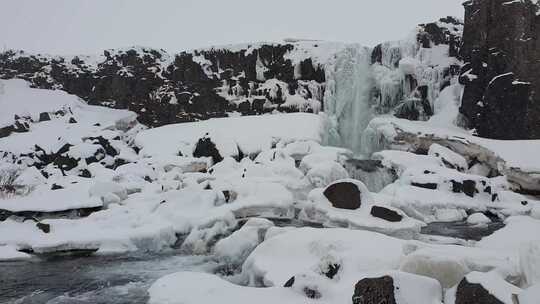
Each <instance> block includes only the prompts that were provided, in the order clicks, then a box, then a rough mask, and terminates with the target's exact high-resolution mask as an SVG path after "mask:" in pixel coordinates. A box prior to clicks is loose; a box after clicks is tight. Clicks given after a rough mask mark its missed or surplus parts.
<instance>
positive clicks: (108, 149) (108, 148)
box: [88, 136, 118, 157]
mask: <svg viewBox="0 0 540 304" xmlns="http://www.w3.org/2000/svg"><path fill="white" fill-rule="evenodd" d="M88 140H90V141H92V142H93V143H97V144H99V145H100V146H101V147H103V149H104V150H105V153H106V154H107V155H109V156H112V157H115V156H116V155H118V151H117V150H116V149H115V148H114V147H113V146H112V145H111V143H110V142H109V140H108V139H106V138H104V137H103V136H97V137H89V138H88Z"/></svg>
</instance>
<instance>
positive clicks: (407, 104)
mask: <svg viewBox="0 0 540 304" xmlns="http://www.w3.org/2000/svg"><path fill="white" fill-rule="evenodd" d="M394 111H395V113H394V116H396V117H398V118H403V119H408V120H428V119H429V117H430V116H432V115H433V110H432V109H431V104H430V103H429V100H428V99H420V98H411V99H407V100H405V101H403V102H402V103H401V104H399V105H398V106H397V107H396V108H395V110H394Z"/></svg>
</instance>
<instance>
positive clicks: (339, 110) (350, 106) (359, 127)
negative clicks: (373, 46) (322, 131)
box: [324, 45, 373, 153]
mask: <svg viewBox="0 0 540 304" xmlns="http://www.w3.org/2000/svg"><path fill="white" fill-rule="evenodd" d="M370 54H371V53H370V52H369V50H368V49H367V48H364V47H361V46H359V45H351V46H348V47H346V48H345V49H343V50H342V51H341V52H340V53H338V54H337V55H336V58H335V60H334V62H332V63H331V64H329V66H328V67H327V69H326V71H327V72H326V79H327V88H326V92H325V98H324V108H325V112H326V114H327V115H328V117H329V119H330V127H329V130H328V143H327V144H329V145H335V146H343V147H346V148H349V149H351V150H352V151H354V152H355V153H359V152H360V151H361V146H362V143H361V133H362V131H363V130H364V129H365V127H366V126H367V125H368V123H369V120H370V119H371V118H372V117H373V111H372V109H371V107H370V100H371V90H372V88H373V79H372V72H371V67H370V63H371V62H370Z"/></svg>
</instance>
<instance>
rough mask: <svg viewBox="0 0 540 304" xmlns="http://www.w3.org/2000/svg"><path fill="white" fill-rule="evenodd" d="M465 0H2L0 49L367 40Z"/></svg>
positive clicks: (457, 12) (398, 33) (386, 36)
mask: <svg viewBox="0 0 540 304" xmlns="http://www.w3.org/2000/svg"><path fill="white" fill-rule="evenodd" d="M461 2H463V0H324V1H323V0H264V1H261V0H2V1H1V3H0V50H1V49H3V48H20V49H24V50H27V51H32V52H45V53H51V54H79V53H88V54H90V53H101V51H102V50H103V49H107V48H116V47H126V46H132V45H143V46H149V47H154V48H164V49H166V50H168V51H172V52H177V51H181V50H186V49H192V48H198V47H205V46H211V45H222V44H230V43H241V42H254V41H281V40H282V39H283V38H289V37H290V38H306V39H322V40H332V41H346V42H359V43H362V44H364V45H368V46H373V45H375V44H377V43H379V42H382V41H387V40H396V39H401V38H404V37H405V36H407V34H408V33H410V31H411V30H412V29H413V28H414V26H415V25H416V24H418V23H424V22H430V21H434V20H436V19H438V18H440V17H443V16H447V15H452V16H459V17H460V18H462V17H463V7H462V6H461Z"/></svg>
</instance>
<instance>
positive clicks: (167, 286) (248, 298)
mask: <svg viewBox="0 0 540 304" xmlns="http://www.w3.org/2000/svg"><path fill="white" fill-rule="evenodd" d="M194 282H196V283H195V284H194ZM148 292H149V294H150V300H149V302H148V303H149V304H200V303H217V302H225V303H237V304H244V303H245V304H249V303H253V302H254V301H256V302H257V303H260V304H274V303H284V304H289V303H290V304H294V303H299V302H301V303H319V301H317V300H310V299H307V298H305V297H304V296H301V295H299V294H297V293H295V292H294V291H292V290H291V289H290V288H283V287H275V288H252V287H242V286H238V285H234V284H232V283H229V282H227V281H225V280H223V279H220V278H219V277H217V276H214V275H210V274H204V273H195V272H179V273H175V274H171V275H168V276H165V277H163V278H161V279H159V280H157V281H156V282H155V283H154V284H153V285H152V287H150V289H149V290H148Z"/></svg>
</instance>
